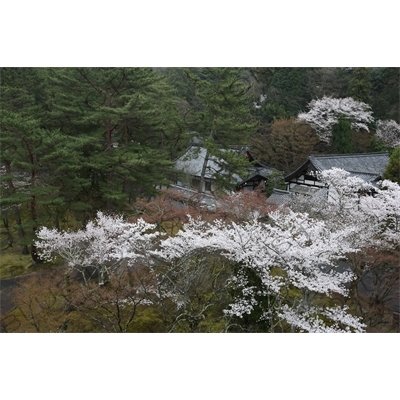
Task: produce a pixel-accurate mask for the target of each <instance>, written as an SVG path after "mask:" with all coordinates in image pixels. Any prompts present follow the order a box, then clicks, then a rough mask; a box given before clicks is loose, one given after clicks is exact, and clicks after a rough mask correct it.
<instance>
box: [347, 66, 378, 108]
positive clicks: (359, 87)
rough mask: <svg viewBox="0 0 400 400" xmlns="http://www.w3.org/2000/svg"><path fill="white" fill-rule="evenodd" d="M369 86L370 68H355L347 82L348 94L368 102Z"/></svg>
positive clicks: (369, 97) (355, 98) (369, 100)
mask: <svg viewBox="0 0 400 400" xmlns="http://www.w3.org/2000/svg"><path fill="white" fill-rule="evenodd" d="M371 88H372V85H371V72H370V68H355V69H354V70H353V73H352V77H351V79H350V82H349V88H348V92H347V93H348V96H350V97H352V98H353V99H354V100H357V101H362V102H363V103H367V104H369V103H370V102H371Z"/></svg>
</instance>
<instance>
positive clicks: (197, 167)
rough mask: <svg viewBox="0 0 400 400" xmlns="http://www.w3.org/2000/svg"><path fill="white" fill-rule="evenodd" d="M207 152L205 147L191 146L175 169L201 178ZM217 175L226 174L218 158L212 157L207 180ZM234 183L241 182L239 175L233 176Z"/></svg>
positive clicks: (208, 164) (208, 165)
mask: <svg viewBox="0 0 400 400" xmlns="http://www.w3.org/2000/svg"><path fill="white" fill-rule="evenodd" d="M206 153H207V150H206V149H205V148H204V147H201V146H197V145H193V146H190V147H189V148H188V149H187V151H186V153H185V154H183V155H182V156H180V157H179V158H178V159H177V160H176V161H175V169H176V170H178V171H182V172H184V173H185V174H188V175H192V176H201V171H202V169H203V164H204V160H205V157H206ZM215 173H219V174H226V173H227V172H226V171H225V170H224V169H223V167H222V165H221V163H220V162H219V160H218V159H217V158H216V157H213V156H210V157H209V160H208V162H207V167H206V173H205V178H212V177H213V176H214V174H215ZM232 179H233V181H235V182H236V183H237V182H240V181H241V178H240V177H239V176H238V175H233V177H232Z"/></svg>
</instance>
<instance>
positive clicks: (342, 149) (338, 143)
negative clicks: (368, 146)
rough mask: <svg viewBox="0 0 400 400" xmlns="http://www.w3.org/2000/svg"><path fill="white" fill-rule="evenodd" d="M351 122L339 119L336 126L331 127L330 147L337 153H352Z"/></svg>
mask: <svg viewBox="0 0 400 400" xmlns="http://www.w3.org/2000/svg"><path fill="white" fill-rule="evenodd" d="M351 140H352V132H351V122H350V121H349V120H348V119H345V118H339V121H338V123H337V124H335V125H333V127H332V145H333V147H334V149H335V151H336V152H337V153H340V154H343V153H351V152H352V145H351Z"/></svg>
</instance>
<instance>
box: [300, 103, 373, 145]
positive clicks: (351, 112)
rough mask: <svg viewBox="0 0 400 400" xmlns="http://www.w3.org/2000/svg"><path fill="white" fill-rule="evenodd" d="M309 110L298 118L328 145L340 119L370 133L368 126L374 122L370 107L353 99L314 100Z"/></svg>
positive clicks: (353, 127) (352, 126)
mask: <svg viewBox="0 0 400 400" xmlns="http://www.w3.org/2000/svg"><path fill="white" fill-rule="evenodd" d="M308 108H309V109H310V110H309V111H308V112H307V113H300V114H299V115H298V116H297V118H298V119H299V120H301V121H306V122H308V123H309V124H310V125H311V126H312V127H313V128H314V129H315V131H316V133H317V135H318V136H319V138H320V140H321V141H322V142H326V143H328V144H330V143H331V140H332V127H333V126H334V125H335V124H337V123H338V122H339V120H340V119H347V120H349V121H350V122H351V128H352V129H354V130H357V131H359V130H360V129H365V130H366V131H368V132H369V127H368V124H370V123H371V122H373V120H374V119H373V117H372V111H371V108H370V106H369V105H368V104H365V103H363V102H360V101H356V100H354V99H352V98H351V97H346V98H343V99H338V98H332V97H327V96H324V97H323V98H322V99H316V100H312V101H311V102H310V103H309V104H308Z"/></svg>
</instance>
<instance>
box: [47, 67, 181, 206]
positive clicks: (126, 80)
mask: <svg viewBox="0 0 400 400" xmlns="http://www.w3.org/2000/svg"><path fill="white" fill-rule="evenodd" d="M48 79H49V81H50V82H51V85H50V90H52V92H51V93H49V97H53V98H54V103H53V104H52V107H51V113H50V117H49V123H50V124H52V126H56V127H58V128H59V129H60V131H61V132H62V133H65V134H66V135H67V136H68V137H70V138H71V139H74V140H80V141H81V142H82V146H81V151H80V154H81V160H82V164H81V166H80V169H79V174H78V176H79V177H80V178H81V179H83V180H85V181H86V182H87V188H85V190H82V191H81V192H80V193H79V196H80V198H81V199H82V200H83V201H85V202H86V203H87V204H89V205H90V207H91V210H92V212H96V210H97V209H108V210H121V209H123V208H124V207H125V204H126V203H127V202H128V201H129V200H130V199H134V198H135V197H137V196H143V195H147V196H150V195H152V194H154V193H155V190H156V186H157V185H161V184H163V183H166V179H165V177H166V176H167V171H168V169H169V167H170V166H171V165H172V163H171V162H170V161H169V160H170V159H171V158H172V157H173V155H174V154H175V146H176V143H177V142H179V141H180V134H181V133H182V127H181V126H180V119H179V115H178V112H177V107H176V103H175V99H174V97H173V95H172V91H171V88H170V86H169V85H167V83H166V81H165V78H164V77H163V76H161V75H158V74H157V73H156V72H154V71H153V70H152V69H150V68H77V69H69V68H66V69H61V70H60V69H52V70H51V71H49V75H48Z"/></svg>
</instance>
